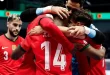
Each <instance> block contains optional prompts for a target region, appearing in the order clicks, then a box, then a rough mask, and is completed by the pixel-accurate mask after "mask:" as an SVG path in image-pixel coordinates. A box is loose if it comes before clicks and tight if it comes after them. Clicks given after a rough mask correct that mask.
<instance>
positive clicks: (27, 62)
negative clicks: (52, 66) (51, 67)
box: [15, 50, 36, 75]
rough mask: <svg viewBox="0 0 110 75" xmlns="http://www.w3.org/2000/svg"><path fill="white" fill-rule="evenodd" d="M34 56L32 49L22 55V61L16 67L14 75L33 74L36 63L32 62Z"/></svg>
mask: <svg viewBox="0 0 110 75" xmlns="http://www.w3.org/2000/svg"><path fill="white" fill-rule="evenodd" d="M34 59H35V56H34V54H33V52H32V50H29V51H28V52H26V53H25V55H24V56H23V62H22V64H21V65H20V67H19V68H18V70H17V72H16V73H15V75H35V72H36V65H35V62H34Z"/></svg>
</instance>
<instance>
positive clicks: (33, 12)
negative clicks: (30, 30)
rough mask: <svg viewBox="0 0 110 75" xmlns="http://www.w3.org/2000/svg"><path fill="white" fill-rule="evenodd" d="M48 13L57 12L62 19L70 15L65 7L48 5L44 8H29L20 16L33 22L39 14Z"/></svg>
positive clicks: (23, 19) (26, 20)
mask: <svg viewBox="0 0 110 75" xmlns="http://www.w3.org/2000/svg"><path fill="white" fill-rule="evenodd" d="M46 13H51V14H57V15H58V16H59V17H60V18H62V19H63V17H65V18H67V17H68V16H69V13H68V11H67V9H65V8H63V7H58V6H47V7H44V8H43V7H42V8H29V9H27V10H25V11H23V12H22V13H21V15H20V18H21V20H22V21H23V22H31V21H32V20H33V19H35V18H36V17H37V16H38V15H40V14H46Z"/></svg>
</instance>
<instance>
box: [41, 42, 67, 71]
mask: <svg viewBox="0 0 110 75" xmlns="http://www.w3.org/2000/svg"><path fill="white" fill-rule="evenodd" d="M49 45H50V42H49V41H44V42H43V43H42V44H41V49H43V48H45V70H50V65H49V64H50V56H49V55H50V49H51V48H50V46H49ZM61 48H62V45H61V44H58V46H57V49H56V53H55V56H54V59H53V66H55V67H60V69H61V70H62V71H64V70H65V66H66V56H65V54H61V52H62V49H61Z"/></svg>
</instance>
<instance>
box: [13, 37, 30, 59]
mask: <svg viewBox="0 0 110 75" xmlns="http://www.w3.org/2000/svg"><path fill="white" fill-rule="evenodd" d="M30 43H31V42H30V38H29V36H26V38H25V39H24V40H23V41H22V42H21V43H20V45H18V47H17V48H16V49H15V50H13V52H12V55H11V58H12V59H14V60H17V59H19V58H20V57H21V56H22V55H23V54H24V53H25V52H26V51H28V50H30V49H31V46H30Z"/></svg>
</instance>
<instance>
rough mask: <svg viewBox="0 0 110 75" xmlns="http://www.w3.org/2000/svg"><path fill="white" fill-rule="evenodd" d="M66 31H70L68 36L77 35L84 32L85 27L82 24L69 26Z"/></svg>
mask: <svg viewBox="0 0 110 75" xmlns="http://www.w3.org/2000/svg"><path fill="white" fill-rule="evenodd" d="M68 31H69V32H70V36H73V37H75V38H76V37H78V36H82V35H84V34H85V29H84V27H83V26H71V27H69V29H68Z"/></svg>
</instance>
